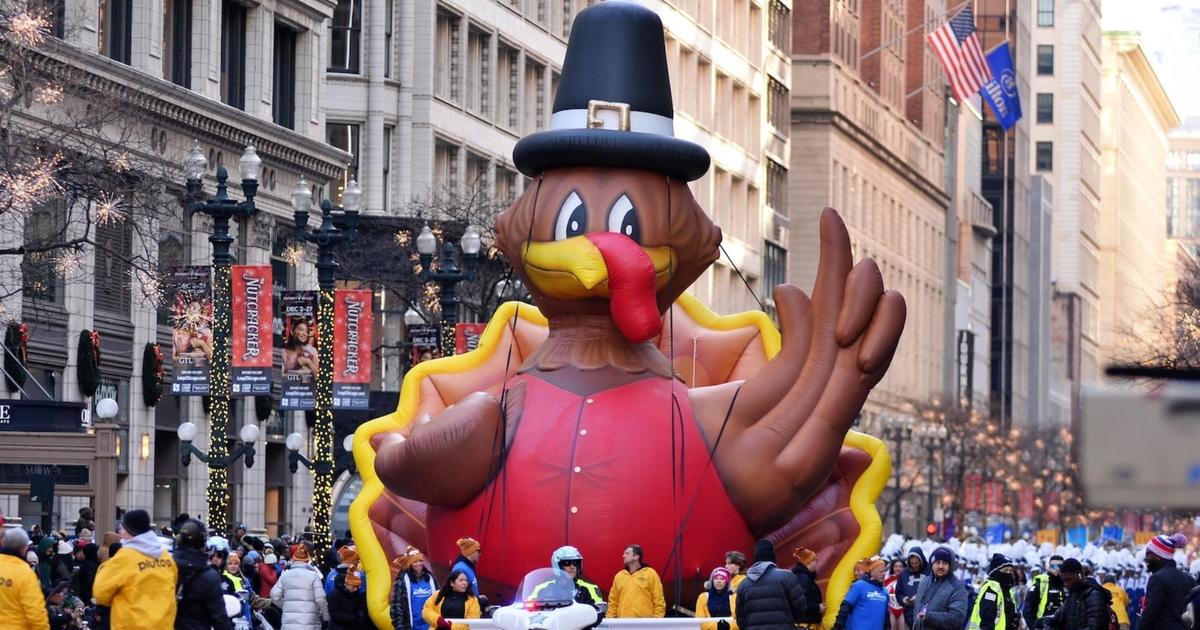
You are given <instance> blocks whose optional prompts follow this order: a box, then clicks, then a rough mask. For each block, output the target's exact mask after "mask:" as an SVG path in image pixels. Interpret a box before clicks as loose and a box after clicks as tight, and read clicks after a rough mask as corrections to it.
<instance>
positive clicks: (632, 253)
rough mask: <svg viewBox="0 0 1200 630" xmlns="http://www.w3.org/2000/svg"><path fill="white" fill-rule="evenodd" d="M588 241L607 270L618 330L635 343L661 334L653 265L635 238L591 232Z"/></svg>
mask: <svg viewBox="0 0 1200 630" xmlns="http://www.w3.org/2000/svg"><path fill="white" fill-rule="evenodd" d="M587 238H588V240H589V241H591V242H592V244H593V245H595V246H596V249H599V250H600V255H601V256H604V264H605V266H606V267H608V292H609V310H610V312H611V313H612V318H613V321H614V322H616V324H617V329H618V330H620V331H621V334H622V335H625V338H626V339H628V340H630V341H632V342H635V343H637V342H642V341H646V340H647V339H651V338H653V337H654V336H655V335H657V334H658V333H659V332H661V331H662V317H661V316H660V315H659V313H658V299H657V296H656V291H655V290H654V262H653V261H651V260H650V256H649V255H648V254H646V250H644V249H642V246H641V245H638V244H637V243H636V242H634V240H633V239H631V238H629V237H628V236H625V235H624V234H617V233H616V232H592V233H590V234H587Z"/></svg>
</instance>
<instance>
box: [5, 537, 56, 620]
mask: <svg viewBox="0 0 1200 630" xmlns="http://www.w3.org/2000/svg"><path fill="white" fill-rule="evenodd" d="M0 619H3V620H4V627H5V628H7V629H8V630H45V628H49V627H50V617H49V615H47V614H46V600H45V599H44V598H43V597H42V585H41V584H40V583H39V582H38V577H37V574H36V573H34V572H33V569H31V568H29V563H27V562H25V561H24V560H22V559H21V558H18V557H16V556H12V555H9V554H7V553H5V554H0Z"/></svg>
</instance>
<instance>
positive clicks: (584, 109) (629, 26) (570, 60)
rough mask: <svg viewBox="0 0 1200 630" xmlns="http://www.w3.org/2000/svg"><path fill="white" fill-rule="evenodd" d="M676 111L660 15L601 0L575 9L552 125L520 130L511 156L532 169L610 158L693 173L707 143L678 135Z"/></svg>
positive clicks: (703, 166)
mask: <svg viewBox="0 0 1200 630" xmlns="http://www.w3.org/2000/svg"><path fill="white" fill-rule="evenodd" d="M674 118H675V107H674V105H673V104H672V102H671V79H670V77H669V76H668V74H667V54H666V44H665V41H664V39H663V25H662V20H660V19H659V18H658V15H657V14H655V13H654V11H652V10H650V9H648V8H646V7H643V6H641V5H638V4H634V3H632V2H627V1H625V0H609V1H608V2H601V3H599V4H595V5H592V6H590V7H588V8H586V9H584V10H583V11H580V12H579V14H578V15H577V16H575V23H574V25H573V26H572V27H571V39H570V41H569V42H568V43H567V56H566V59H565V60H564V61H563V72H562V77H561V78H560V79H559V82H558V93H557V94H556V95H555V98H554V114H553V115H552V116H551V118H550V129H549V130H548V131H541V132H537V133H534V134H531V135H528V136H525V137H524V138H522V139H521V141H520V142H518V143H517V146H516V147H514V148H513V163H514V164H516V165H517V168H518V169H520V170H521V172H522V173H524V174H526V175H528V176H530V177H533V176H536V175H537V174H538V173H541V172H543V171H546V170H549V169H551V168H555V167H562V166H611V167H626V168H641V169H647V170H652V171H656V172H659V173H663V174H664V175H669V176H671V177H676V178H679V179H682V180H684V181H692V180H694V179H698V178H700V177H701V176H702V175H704V173H705V172H706V171H708V165H709V157H708V151H706V150H705V149H704V147H702V146H700V145H698V144H695V143H693V142H688V141H687V140H682V139H680V138H676V137H675V129H674Z"/></svg>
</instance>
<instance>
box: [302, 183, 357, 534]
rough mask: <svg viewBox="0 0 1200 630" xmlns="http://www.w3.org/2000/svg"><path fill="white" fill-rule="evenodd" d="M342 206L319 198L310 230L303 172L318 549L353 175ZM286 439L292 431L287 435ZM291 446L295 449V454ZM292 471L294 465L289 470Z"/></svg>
mask: <svg viewBox="0 0 1200 630" xmlns="http://www.w3.org/2000/svg"><path fill="white" fill-rule="evenodd" d="M342 205H343V207H341V208H334V207H333V202H331V201H329V200H328V199H325V200H323V201H322V202H321V225H320V226H318V227H317V229H315V230H309V229H308V212H309V209H310V208H311V207H312V192H310V191H309V188H308V182H307V181H305V180H304V178H303V177H301V178H300V183H299V184H297V186H296V190H295V191H293V192H292V210H294V211H295V219H296V235H295V237H296V240H298V241H302V242H305V243H312V244H314V245H316V246H317V288H318V289H319V296H320V297H319V299H318V300H317V331H318V333H319V336H318V338H317V391H316V408H315V409H314V410H313V417H314V420H313V426H312V427H311V431H312V434H313V451H314V453H313V458H314V460H315V463H314V465H313V466H310V467H309V468H310V469H311V470H312V471H313V473H314V474H313V500H312V514H313V536H314V541H313V542H314V544H315V547H316V548H317V553H318V554H323V553H325V551H326V550H327V549H329V545H330V543H331V542H332V541H331V539H330V535H329V526H330V522H331V520H332V518H333V325H334V324H333V321H334V305H333V299H334V289H335V288H336V278H335V275H336V274H337V268H338V263H337V260H336V259H335V258H334V255H333V254H334V250H335V249H336V248H337V247H338V246H339V245H341V244H342V243H344V242H346V241H349V240H352V239H353V238H354V236H355V234H356V233H357V229H358V212H359V209H360V208H361V206H362V188H361V187H360V186H359V185H358V182H357V181H355V180H350V182H349V183H348V184H346V190H345V191H344V192H343V194H342ZM289 438H290V436H289ZM294 452H295V450H294V449H293V453H294ZM293 470H294V469H293Z"/></svg>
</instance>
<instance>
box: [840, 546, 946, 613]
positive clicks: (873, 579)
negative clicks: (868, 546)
mask: <svg viewBox="0 0 1200 630" xmlns="http://www.w3.org/2000/svg"><path fill="white" fill-rule="evenodd" d="M922 557H924V556H922ZM863 568H864V569H866V572H865V573H864V574H863V576H862V578H861V579H859V580H858V581H856V582H854V584H853V585H852V586H851V587H850V591H849V592H847V593H846V598H845V599H843V600H842V607H841V608H840V609H839V610H838V616H837V620H836V621H834V623H833V627H834V630H883V626H884V623H885V622H886V621H887V606H888V596H887V591H885V590H884V589H883V576H884V574H885V573H886V572H887V563H886V562H884V561H883V559H882V558H878V557H876V558H871V559H870V560H868V561H867V563H866V566H865V567H863Z"/></svg>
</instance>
